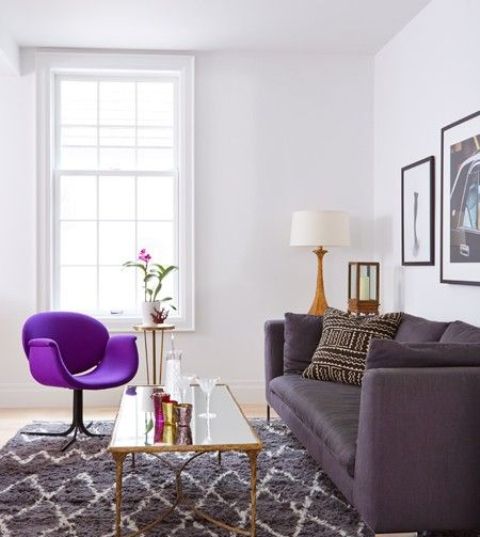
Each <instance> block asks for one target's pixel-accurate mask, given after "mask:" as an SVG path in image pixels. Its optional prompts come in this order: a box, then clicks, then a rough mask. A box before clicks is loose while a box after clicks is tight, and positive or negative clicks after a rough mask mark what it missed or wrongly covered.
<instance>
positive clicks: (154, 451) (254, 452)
mask: <svg viewBox="0 0 480 537" xmlns="http://www.w3.org/2000/svg"><path fill="white" fill-rule="evenodd" d="M225 387H226V388H227V390H228V393H229V394H230V397H232V399H233V401H234V402H235V404H236V405H237V407H238V409H239V410H240V413H241V414H242V416H243V419H244V420H245V421H246V422H247V423H248V420H247V418H246V417H245V414H244V413H243V411H242V409H241V408H240V405H239V404H238V402H237V400H236V399H235V397H234V396H233V394H232V392H231V390H230V388H229V387H228V385H225ZM116 427H117V420H116V421H115V427H114V432H113V435H114V434H115V430H116ZM249 427H250V424H249ZM250 430H251V431H252V433H253V436H254V438H255V439H256V442H255V443H247V444H194V445H168V444H157V445H156V444H153V445H148V446H132V447H128V446H122V447H113V446H112V445H111V444H110V445H109V446H108V451H110V453H111V454H112V456H113V458H114V460H115V500H116V504H115V505H116V510H115V536H116V537H122V527H121V523H122V494H123V490H122V489H123V463H124V461H125V458H126V457H127V455H128V454H130V453H131V454H132V456H133V457H134V456H135V453H148V454H149V455H153V456H155V457H157V458H158V459H159V460H160V461H161V462H163V463H164V464H166V465H167V466H168V467H169V468H170V469H171V470H172V471H173V472H174V474H175V487H176V498H175V501H174V502H173V504H172V505H171V507H169V508H167V509H166V510H164V511H163V513H162V514H161V515H160V516H159V517H157V518H156V519H154V520H153V521H152V522H149V523H148V524H146V525H145V526H143V527H142V528H140V529H138V530H137V531H135V532H133V533H130V534H128V535H127V537H137V536H139V535H142V534H144V533H146V532H148V531H150V530H151V529H153V528H154V527H155V526H157V525H158V524H160V523H161V522H162V521H163V520H165V519H166V518H167V517H168V516H169V515H170V514H171V513H172V512H173V511H174V510H175V509H176V508H177V506H179V505H186V506H187V507H188V508H189V509H190V510H191V511H192V512H193V513H194V514H196V515H197V516H199V517H200V518H203V519H204V520H207V521H208V522H210V523H212V524H214V525H216V526H218V527H220V528H222V529H225V530H228V531H231V532H234V533H237V534H239V535H246V536H249V537H256V534H257V530H256V513H257V457H258V454H259V453H260V451H261V450H262V447H263V446H262V443H261V441H260V439H259V438H258V436H257V434H256V433H255V431H254V430H253V429H252V428H251V427H250ZM113 435H112V437H113ZM228 451H237V452H242V453H245V454H246V455H247V456H248V458H249V462H250V504H251V512H250V528H248V529H247V528H245V527H238V526H231V525H229V524H227V523H226V522H223V521H222V520H219V519H217V518H214V517H212V516H211V515H209V514H208V513H205V512H204V511H202V510H201V509H199V508H197V507H196V506H195V505H194V504H193V502H192V501H191V500H189V499H188V498H187V497H186V496H185V495H184V494H183V488H182V479H181V475H182V472H183V471H184V470H185V469H186V468H187V466H188V465H189V464H190V463H191V462H192V461H193V460H195V459H196V458H197V457H200V455H204V454H206V453H212V452H218V462H219V464H221V454H222V453H223V452H228ZM185 452H193V453H194V454H193V455H192V456H191V457H189V458H188V459H187V460H186V461H185V462H183V463H182V464H181V465H180V466H179V467H176V466H175V465H173V464H172V463H171V462H170V461H168V460H167V459H165V458H164V457H161V455H162V454H165V453H185Z"/></svg>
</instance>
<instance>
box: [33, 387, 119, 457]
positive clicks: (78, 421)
mask: <svg viewBox="0 0 480 537" xmlns="http://www.w3.org/2000/svg"><path fill="white" fill-rule="evenodd" d="M91 425H92V422H90V423H89V424H88V425H85V424H84V423H83V391H82V390H74V391H73V419H72V423H71V425H70V426H69V427H68V429H67V430H66V431H62V432H58V433H47V432H42V431H28V432H25V433H23V434H27V435H30V436H50V437H60V436H68V435H69V434H70V433H73V435H72V437H71V438H70V439H69V440H68V442H66V443H65V444H64V445H63V446H62V448H61V450H60V451H66V450H67V449H68V448H69V447H70V446H71V445H72V444H74V443H75V442H76V440H77V434H78V433H83V434H84V435H86V436H91V437H94V436H97V437H104V436H108V435H106V434H99V433H92V432H91V431H89V430H88V429H89V427H91Z"/></svg>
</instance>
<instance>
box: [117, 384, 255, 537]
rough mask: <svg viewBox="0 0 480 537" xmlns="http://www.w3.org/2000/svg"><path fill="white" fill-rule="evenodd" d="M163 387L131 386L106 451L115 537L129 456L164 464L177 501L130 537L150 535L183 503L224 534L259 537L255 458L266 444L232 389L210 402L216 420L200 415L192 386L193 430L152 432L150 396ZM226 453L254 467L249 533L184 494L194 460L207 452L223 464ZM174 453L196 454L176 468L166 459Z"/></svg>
mask: <svg viewBox="0 0 480 537" xmlns="http://www.w3.org/2000/svg"><path fill="white" fill-rule="evenodd" d="M159 387H160V386H152V385H144V386H133V385H131V386H127V387H126V388H125V390H124V393H123V396H122V400H121V403H120V409H119V411H118V414H117V418H116V421H115V426H114V429H113V433H112V438H111V441H110V444H109V446H108V451H109V452H110V453H111V454H112V456H113V458H114V459H115V464H116V472H115V473H116V517H115V531H116V536H117V537H121V535H122V529H121V519H122V515H121V509H122V481H123V464H124V461H125V457H126V456H127V455H128V454H129V453H131V454H132V455H133V456H134V454H135V453H148V454H149V455H152V456H154V457H156V459H159V460H160V461H161V462H162V463H164V464H166V465H167V466H168V467H169V468H170V469H171V470H172V472H173V473H174V474H175V483H176V499H175V501H174V502H173V504H172V505H171V507H169V508H168V509H166V510H164V511H163V512H162V513H160V514H159V516H158V517H157V518H155V519H154V520H152V522H150V523H148V524H147V525H145V526H144V527H142V528H140V529H139V530H137V531H135V532H134V533H130V534H129V535H128V537H134V536H137V535H142V534H144V533H145V532H148V531H149V530H151V529H152V528H154V527H155V526H157V525H158V524H159V523H160V522H162V521H163V520H164V519H165V518H166V517H167V516H168V515H169V514H170V513H172V512H173V511H174V510H175V509H176V507H177V506H178V505H179V504H182V505H186V506H188V507H189V508H190V509H191V511H192V512H193V513H195V514H196V515H197V516H199V517H200V518H203V519H205V520H207V521H208V522H211V523H212V524H215V525H217V526H219V527H221V528H223V529H226V530H228V531H231V532H235V533H238V534H241V535H248V536H250V537H255V535H256V523H255V517H256V477H257V456H258V453H259V452H260V450H261V449H262V443H261V442H260V440H259V439H258V437H257V435H256V434H255V432H254V431H253V429H252V428H251V427H250V424H249V423H248V421H247V419H246V418H245V416H244V414H243V413H242V411H241V409H240V406H239V405H238V403H237V401H236V400H235V398H234V396H233V395H232V393H231V391H230V389H229V387H228V386H227V385H225V384H219V385H217V386H216V387H215V388H214V390H213V392H212V395H211V399H210V412H211V413H214V414H216V417H214V418H210V419H206V418H202V417H200V416H199V414H201V413H202V412H205V410H206V397H205V395H204V394H203V392H202V391H201V389H200V387H199V386H198V385H192V386H191V389H190V394H189V397H190V402H191V403H192V404H193V416H192V423H191V427H190V430H189V431H188V430H185V428H183V429H182V428H180V427H174V426H171V425H165V426H164V427H163V428H162V429H159V428H157V429H156V428H155V427H154V425H153V424H154V422H155V418H154V413H153V403H152V400H151V398H150V395H151V394H152V393H153V391H154V389H156V388H159ZM226 451H238V452H243V453H245V454H246V455H247V456H248V459H249V462H250V474H251V479H250V501H251V516H250V525H249V527H248V528H247V527H237V526H231V525H229V524H227V523H226V522H224V521H222V520H218V519H216V518H214V517H213V516H211V515H210V514H208V513H205V512H203V511H202V510H200V509H199V508H197V507H196V506H195V505H194V504H193V502H192V501H191V500H189V499H188V498H187V497H186V496H185V494H184V492H183V488H182V472H183V471H184V470H185V468H187V466H188V465H189V464H190V463H191V462H192V461H193V460H194V459H196V458H197V457H200V456H201V455H204V454H207V453H211V452H218V460H219V463H220V462H221V454H222V452H226ZM176 452H192V456H191V457H189V458H188V459H187V460H186V461H185V460H183V461H182V463H181V464H180V465H179V466H178V467H176V466H174V465H173V464H172V463H171V461H169V460H167V458H166V457H165V454H167V453H176ZM153 463H154V461H153V460H152V464H153Z"/></svg>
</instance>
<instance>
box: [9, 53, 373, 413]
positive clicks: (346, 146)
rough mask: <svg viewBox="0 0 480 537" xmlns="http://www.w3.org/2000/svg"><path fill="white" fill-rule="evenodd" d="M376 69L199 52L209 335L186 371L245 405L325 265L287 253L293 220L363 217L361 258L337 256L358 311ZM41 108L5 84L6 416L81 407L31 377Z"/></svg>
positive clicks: (199, 262)
mask: <svg viewBox="0 0 480 537" xmlns="http://www.w3.org/2000/svg"><path fill="white" fill-rule="evenodd" d="M372 67H373V62H372V59H371V58H368V57H366V56H358V57H357V56H319V55H284V54H253V53H252V54H235V53H228V54H220V53H210V54H208V53H202V54H199V55H197V60H196V199H195V204H196V304H197V310H196V319H197V329H196V331H195V332H194V333H181V334H179V335H178V336H177V347H181V348H183V350H184V351H185V368H186V369H188V370H189V371H194V372H196V373H197V374H204V375H220V376H221V377H222V378H223V379H225V380H226V381H228V382H231V384H232V386H233V388H234V390H235V391H236V392H237V394H238V395H239V396H240V398H241V400H243V401H250V402H261V401H262V400H263V323H264V321H265V320H266V319H269V318H279V317H281V316H282V315H283V313H284V312H285V311H297V312H301V311H306V310H307V309H308V307H309V306H310V302H311V300H312V298H313V292H314V283H315V268H316V267H315V260H314V256H313V254H311V253H310V252H309V251H308V249H303V248H298V249H296V248H291V247H289V245H288V240H289V226H290V216H291V213H292V211H294V210H296V209H302V208H318V209H344V210H347V211H349V212H350V213H351V215H352V218H353V226H352V228H353V244H354V247H352V248H350V249H337V251H333V250H334V249H332V252H331V254H329V256H327V258H326V265H327V266H326V279H327V292H328V296H329V299H330V302H331V304H332V305H335V306H338V307H345V305H346V286H347V261H348V260H352V259H357V258H359V259H368V258H369V257H371V253H372V252H371V250H372V236H373V225H372V216H373V200H372V187H373V177H372V167H373V163H372V155H373V145H372V143H373V134H372V122H373V102H372V97H373V70H372ZM34 99H35V88H34V83H33V78H32V76H31V75H28V76H23V77H21V78H9V79H0V117H1V118H2V121H0V142H1V143H0V161H1V162H2V177H1V179H0V184H1V189H2V190H1V192H2V196H1V204H2V211H1V212H0V227H1V228H2V230H4V231H2V249H1V251H2V255H3V260H2V263H1V264H0V281H2V282H3V283H2V286H1V290H2V291H1V293H2V295H1V300H0V318H1V320H2V324H1V325H0V335H1V338H2V347H1V349H2V354H1V358H2V362H3V363H2V372H3V375H2V380H1V382H0V405H2V406H15V405H20V404H27V405H35V404H36V405H44V404H67V403H68V402H69V399H68V398H67V394H66V393H65V392H64V391H62V390H55V389H51V388H42V387H39V386H38V385H36V384H35V383H34V381H33V380H31V379H30V377H29V374H28V371H27V368H26V360H25V358H24V357H23V355H22V353H21V350H20V346H19V333H20V329H21V324H22V321H23V319H24V318H25V317H26V316H27V315H29V314H31V313H32V312H34V311H35V301H34V296H35V290H34V276H35V267H34V245H35V233H34V226H35V220H34V205H35V193H34V190H35V173H34V147H35V140H34ZM4 118H6V119H5V120H4ZM12 130H13V133H12ZM17 254H22V256H23V257H22V260H21V261H20V267H16V266H14V265H12V264H11V263H12V258H13V261H14V262H17V263H18V261H17V260H16V255H17ZM143 378H144V377H143V365H142V369H141V371H140V373H139V376H138V380H139V381H142V380H143ZM117 398H118V391H115V390H114V391H108V392H104V393H102V394H88V395H87V396H86V404H87V405H88V404H89V403H90V404H91V403H94V402H95V403H99V402H102V403H106V404H110V403H114V402H115V401H116V400H117Z"/></svg>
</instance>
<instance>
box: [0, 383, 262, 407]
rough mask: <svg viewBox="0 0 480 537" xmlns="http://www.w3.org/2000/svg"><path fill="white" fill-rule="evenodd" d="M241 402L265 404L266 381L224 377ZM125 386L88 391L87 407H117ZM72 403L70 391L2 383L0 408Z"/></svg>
mask: <svg viewBox="0 0 480 537" xmlns="http://www.w3.org/2000/svg"><path fill="white" fill-rule="evenodd" d="M225 383H226V384H228V385H229V386H230V388H231V389H232V392H233V393H234V395H235V397H236V398H237V400H238V402H239V403H245V404H264V401H265V396H264V391H265V390H264V384H263V382H258V381H248V380H231V381H230V382H229V381H228V380H225ZM122 392H123V388H122V387H119V388H113V389H111V390H86V391H85V394H84V405H85V407H93V406H96V407H98V406H102V407H104V406H105V407H108V406H118V404H119V402H120V397H121V395H122ZM71 404H72V395H71V392H70V390H64V389H61V388H49V387H48V386H41V385H40V384H35V383H34V382H15V383H14V382H10V383H8V382H1V383H0V407H1V408H39V407H46V408H52V407H59V406H61V407H68V406H70V405H71Z"/></svg>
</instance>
